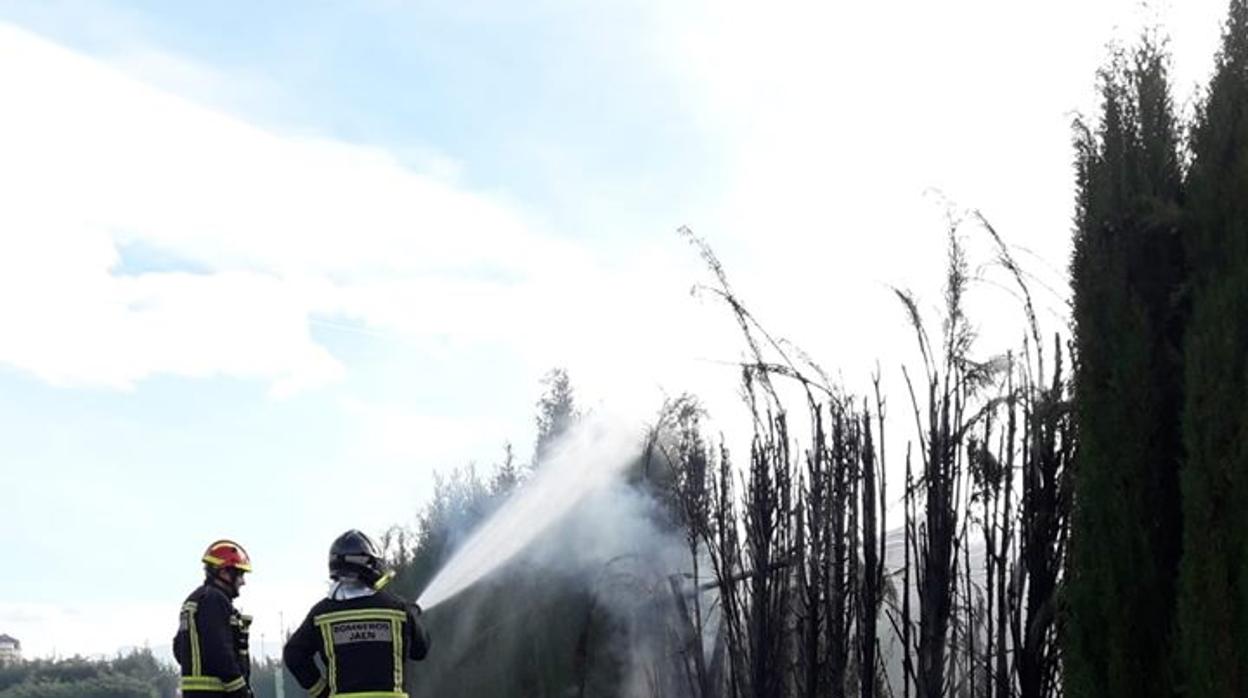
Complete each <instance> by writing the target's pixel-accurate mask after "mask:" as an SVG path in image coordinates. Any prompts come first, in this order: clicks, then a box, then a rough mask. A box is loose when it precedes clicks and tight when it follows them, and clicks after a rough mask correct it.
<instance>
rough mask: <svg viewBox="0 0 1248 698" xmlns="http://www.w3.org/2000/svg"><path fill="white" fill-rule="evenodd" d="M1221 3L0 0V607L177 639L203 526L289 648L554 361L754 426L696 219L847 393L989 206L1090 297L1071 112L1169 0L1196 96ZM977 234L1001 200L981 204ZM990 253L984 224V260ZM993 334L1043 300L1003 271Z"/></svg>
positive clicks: (988, 291)
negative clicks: (1074, 255)
mask: <svg viewBox="0 0 1248 698" xmlns="http://www.w3.org/2000/svg"><path fill="white" fill-rule="evenodd" d="M1224 12H1225V3H1224V2H1222V1H1220V0H1218V1H1215V0H1190V1H1188V2H1183V3H1174V4H1173V5H1166V4H1158V3H1154V4H1151V5H1148V6H1144V5H1141V4H1139V3H1138V2H1133V1H1127V0H1107V1H1105V2H1098V3H1096V4H1095V5H1090V4H1088V3H1083V2H1074V1H1073V0H1071V1H1067V0H1058V1H1055V2H1050V3H1039V4H1034V3H1033V4H1031V5H1027V6H1017V5H1015V4H1011V3H1000V2H988V1H986V0H982V1H981V0H951V1H950V2H945V3H924V2H897V3H887V4H884V3H813V2H812V3H806V2H793V1H790V0H781V1H778V2H774V3H768V4H766V5H765V6H764V5H760V4H758V3H745V2H723V1H720V2H713V3H712V2H681V1H677V0H673V1H672V2H664V3H644V2H625V1H618V2H617V1H615V0H605V1H604V2H598V3H578V2H571V1H564V0H538V1H537V2H532V3H523V4H517V3H509V2H503V1H501V0H500V1H498V2H493V1H487V0H467V1H460V2H448V3H429V2H402V1H400V0H373V1H366V2H357V3H350V4H334V3H293V2H271V3H242V2H225V3H212V4H211V5H192V4H187V3H173V4H171V3H161V2H128V3H120V2H106V1H103V0H100V1H96V2H85V1H83V2H77V1H71V0H49V1H47V2H40V3H29V2H18V1H8V0H0V94H3V95H4V100H3V103H4V107H3V108H2V109H0V520H2V521H3V524H2V525H0V560H4V564H3V573H2V574H0V633H8V634H10V635H13V636H15V637H18V638H19V639H20V640H21V641H22V642H23V648H24V650H25V653H26V655H27V656H49V655H52V654H56V655H60V656H64V655H72V654H75V653H81V654H111V653H113V652H115V651H117V650H119V649H121V648H124V647H132V646H141V645H149V646H151V647H152V648H153V650H154V651H157V652H158V653H161V654H167V646H168V642H169V638H170V637H171V636H172V633H173V630H174V624H175V622H176V620H175V618H174V616H175V613H176V609H177V607H178V605H179V604H180V602H181V600H182V598H183V597H184V596H185V595H186V593H188V592H189V591H190V590H191V589H192V588H193V587H194V586H195V584H196V583H197V582H198V581H199V578H200V575H201V572H200V567H199V562H198V558H199V555H200V554H201V552H202V550H203V548H204V546H205V545H207V543H209V542H210V541H212V540H213V539H216V538H218V537H233V538H236V539H238V540H239V541H241V542H243V544H244V545H245V546H246V547H247V548H248V550H249V551H250V553H251V554H252V557H253V558H254V560H255V567H256V571H255V573H254V574H253V575H251V578H250V580H249V584H248V586H247V587H246V589H244V593H243V596H242V597H241V598H240V600H239V605H240V607H242V608H243V609H244V610H245V611H247V612H249V613H252V614H254V615H256V616H257V621H256V626H255V628H256V630H255V631H253V632H256V633H257V635H262V636H263V638H262V643H253V646H254V647H256V648H257V649H259V650H260V651H261V652H263V653H266V654H276V653H277V652H278V644H277V640H276V638H277V637H279V634H280V628H281V627H282V626H283V625H285V626H289V625H292V624H293V623H295V622H297V621H298V619H299V618H300V617H301V616H302V614H303V613H304V612H305V611H306V609H307V608H308V607H309V606H310V605H311V604H312V603H313V602H315V600H316V599H317V598H318V597H319V596H320V595H321V594H323V592H324V588H325V582H324V575H325V568H324V566H325V553H326V550H327V547H328V545H329V542H330V541H331V540H332V539H333V538H334V537H335V536H336V535H337V534H338V533H340V532H341V531H343V530H345V529H347V528H353V527H358V528H362V529H364V530H367V531H372V532H379V531H381V530H383V529H385V528H386V527H388V526H390V525H392V524H399V525H407V526H413V525H415V522H416V517H417V515H418V513H419V511H420V508H421V507H422V506H423V504H424V502H426V501H427V500H428V499H429V497H430V495H431V493H432V490H433V482H434V473H435V472H447V471H449V470H450V469H452V468H455V467H461V466H465V465H467V464H469V463H476V464H477V465H478V466H479V467H481V468H488V467H490V465H491V464H492V463H495V462H497V461H498V460H499V459H501V456H502V453H503V449H504V445H505V444H508V443H511V444H514V445H515V447H516V450H517V452H518V453H519V454H520V455H521V456H527V454H529V453H531V450H532V439H533V416H534V403H535V401H536V400H537V398H538V396H539V395H540V392H541V383H540V380H541V377H542V376H543V375H544V374H545V372H546V371H548V370H549V369H550V368H552V367H555V366H562V367H566V368H567V369H568V371H569V372H570V374H571V377H572V380H573V383H574V386H575V388H576V390H577V392H578V395H579V397H580V399H581V401H582V403H583V404H584V405H586V406H587V407H590V408H592V409H599V410H603V411H610V412H611V413H613V414H621V415H625V416H626V417H625V418H626V419H631V420H633V421H635V422H637V423H642V422H644V420H646V419H648V418H649V417H651V416H652V415H653V414H654V412H655V411H656V410H657V409H658V406H659V404H660V403H661V401H662V399H663V397H664V396H665V395H676V394H679V393H681V392H685V391H690V392H694V393H696V394H698V395H699V396H701V397H702V398H703V400H704V401H705V403H706V404H707V406H708V407H709V408H710V411H711V417H712V419H713V420H715V423H716V424H718V425H720V428H722V429H723V430H724V432H725V434H726V438H728V439H729V440H731V439H733V438H737V439H744V438H745V437H744V436H741V434H740V427H742V425H743V424H744V415H743V414H742V412H743V409H742V408H741V407H740V405H739V401H738V398H737V378H736V376H737V372H736V370H735V369H734V368H733V366H732V362H734V361H737V360H739V359H740V358H741V356H742V349H743V347H742V344H741V342H740V340H739V338H738V336H737V335H736V334H735V330H734V327H733V323H732V321H731V317H730V316H729V314H728V313H727V312H726V310H725V309H724V308H723V307H722V305H720V304H717V303H716V302H715V299H714V297H713V296H712V295H710V294H707V293H705V292H701V293H699V292H691V289H695V288H696V287H698V286H699V285H701V284H707V283H709V282H710V277H709V275H708V273H707V270H706V269H705V267H704V265H703V264H702V263H701V261H700V260H699V258H698V255H697V253H696V251H695V250H694V249H693V248H692V247H691V246H690V245H689V244H688V242H687V241H686V240H685V239H683V238H682V237H681V236H679V235H677V233H676V229H677V228H678V227H679V226H682V225H688V226H690V227H691V228H692V229H693V230H694V231H695V233H696V234H698V235H699V236H701V237H703V238H705V239H706V240H707V241H708V242H709V243H710V244H711V245H712V247H713V248H714V249H715V251H716V253H717V254H718V256H719V257H720V258H721V260H722V261H723V263H724V266H725V268H726V270H727V272H728V274H729V278H730V280H731V282H732V284H733V287H734V289H735V291H736V292H737V293H738V294H739V295H740V296H741V297H742V298H744V299H745V300H746V302H747V303H748V304H749V306H750V308H751V309H752V311H753V312H754V313H755V314H756V316H758V317H759V318H761V319H762V320H763V321H764V322H765V323H766V325H767V327H768V329H769V330H770V331H771V332H772V333H773V334H776V335H778V336H783V337H786V338H788V339H789V340H791V341H793V342H794V343H795V344H796V345H798V346H800V347H802V349H803V350H804V351H806V352H807V353H808V354H809V355H810V356H811V357H813V358H814V359H815V360H817V361H818V362H819V363H820V364H821V365H823V366H824V367H826V368H828V369H830V370H831V371H832V372H833V373H834V374H835V375H839V376H843V377H844V378H845V380H846V382H847V383H848V384H849V385H850V386H851V387H853V388H855V389H861V388H863V387H865V385H866V378H867V377H868V376H869V374H870V372H871V371H872V370H874V369H875V367H876V366H877V365H879V366H881V367H882V370H883V371H884V380H885V383H886V385H887V384H888V381H889V380H890V379H891V380H894V381H900V377H899V376H898V374H897V371H896V370H895V368H896V367H897V366H899V365H900V364H901V363H902V362H903V361H914V360H916V357H915V356H914V344H913V341H912V339H911V336H910V333H909V330H908V328H907V327H906V323H905V318H904V316H903V314H902V312H901V309H900V307H899V306H898V304H897V303H896V300H895V298H894V297H893V296H892V292H891V290H890V287H891V286H897V287H903V288H910V289H913V290H914V291H915V292H916V293H917V294H918V297H919V298H920V299H921V305H922V306H923V309H924V311H925V312H930V313H931V314H932V315H931V317H932V320H933V321H936V317H937V316H936V311H937V307H938V303H939V299H940V282H941V275H942V272H943V263H944V258H945V252H944V249H945V248H944V246H945V241H946V228H947V220H948V215H949V212H950V211H967V210H971V209H978V210H981V211H982V212H983V213H984V214H985V215H986V216H987V217H988V218H989V219H990V220H991V221H992V222H993V224H994V226H995V227H996V228H997V229H998V230H999V231H1000V232H1001V233H1002V234H1003V236H1004V237H1005V238H1006V240H1007V241H1009V242H1010V244H1012V245H1014V246H1015V249H1016V251H1017V254H1018V256H1019V257H1020V260H1021V261H1022V262H1023V263H1024V265H1025V266H1027V267H1028V269H1029V272H1030V273H1031V274H1032V275H1033V277H1034V280H1035V284H1036V286H1035V289H1036V292H1037V294H1038V296H1039V302H1040V304H1041V306H1042V308H1043V309H1044V312H1043V313H1042V317H1041V321H1042V324H1043V325H1044V326H1045V329H1046V331H1048V332H1055V331H1060V330H1062V329H1064V328H1065V326H1066V318H1065V315H1064V307H1065V302H1066V282H1065V280H1064V279H1065V269H1066V264H1067V259H1068V256H1069V244H1070V229H1071V220H1072V215H1073V199H1072V194H1073V176H1072V167H1071V164H1072V161H1073V151H1072V148H1071V145H1070V144H1071V122H1072V119H1073V118H1075V116H1076V115H1077V114H1081V113H1082V114H1094V113H1095V108H1096V91H1095V84H1096V83H1095V75H1096V71H1097V69H1098V68H1099V67H1100V66H1102V65H1103V64H1104V62H1105V60H1106V57H1107V56H1108V55H1109V49H1108V48H1107V46H1108V44H1109V43H1110V42H1111V41H1115V40H1117V41H1119V42H1128V43H1129V42H1130V41H1131V40H1132V38H1133V37H1135V36H1136V35H1138V33H1139V31H1140V29H1141V27H1144V26H1149V25H1154V24H1160V25H1162V26H1164V27H1165V28H1166V31H1167V33H1168V34H1169V37H1170V48H1171V52H1172V54H1173V66H1172V68H1173V76H1174V79H1175V95H1174V96H1175V101H1176V104H1177V105H1178V107H1179V110H1180V111H1181V112H1182V113H1185V114H1187V113H1190V112H1191V110H1192V109H1193V108H1194V104H1195V99H1196V96H1197V91H1196V90H1197V87H1198V85H1200V84H1202V83H1203V82H1204V81H1205V80H1206V79H1207V77H1208V75H1209V74H1210V71H1211V69H1212V61H1213V55H1214V53H1215V51H1216V47H1217V42H1218V38H1219V33H1220V22H1221V19H1222V16H1223V14H1224ZM965 232H966V234H967V235H968V238H969V239H970V245H971V248H972V251H973V252H974V251H975V250H976V249H977V248H976V245H981V246H982V243H983V236H982V234H981V235H978V236H977V234H976V233H974V231H973V226H967V228H966V229H965ZM983 259H986V257H984V258H983ZM980 291H982V293H979V291H977V294H978V295H977V296H976V299H975V301H974V305H973V306H972V310H973V311H975V312H977V313H978V314H977V315H976V316H975V318H976V320H977V322H978V324H979V329H980V332H981V335H982V341H983V342H984V343H985V344H986V345H992V344H993V343H994V342H995V343H998V344H999V343H1002V342H1006V343H1008V342H1011V341H1013V340H1014V339H1016V338H1017V337H1019V336H1021V333H1022V329H1021V327H1022V326H1021V320H1022V317H1021V309H1020V308H1019V307H1018V304H1017V303H1016V302H1015V301H1014V300H1013V299H1012V298H1010V297H1009V295H1008V294H1006V293H1003V292H1001V291H1000V290H999V289H997V290H995V291H994V287H993V286H992V285H991V284H984V288H983V289H980Z"/></svg>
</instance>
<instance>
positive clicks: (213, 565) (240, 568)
mask: <svg viewBox="0 0 1248 698" xmlns="http://www.w3.org/2000/svg"><path fill="white" fill-rule="evenodd" d="M203 563H204V574H205V575H206V576H207V577H208V579H209V580H210V581H212V582H214V583H215V584H217V586H219V587H221V588H222V589H223V590H224V591H225V592H226V593H228V594H230V595H231V596H232V597H234V596H238V592H239V590H240V589H241V588H242V587H243V584H245V583H246V582H245V581H244V580H243V575H244V574H246V573H247V572H250V571H251V557H250V556H249V555H247V551H246V550H244V549H243V546H241V545H239V544H238V543H235V542H234V541H232V540H224V539H222V540H218V541H214V542H213V543H212V544H211V545H209V546H208V549H207V550H205V551H204V556H203Z"/></svg>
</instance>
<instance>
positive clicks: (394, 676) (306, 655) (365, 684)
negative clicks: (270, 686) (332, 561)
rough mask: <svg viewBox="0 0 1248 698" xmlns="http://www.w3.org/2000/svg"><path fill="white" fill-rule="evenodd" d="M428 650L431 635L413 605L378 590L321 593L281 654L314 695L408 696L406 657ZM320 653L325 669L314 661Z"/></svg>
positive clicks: (416, 656)
mask: <svg viewBox="0 0 1248 698" xmlns="http://www.w3.org/2000/svg"><path fill="white" fill-rule="evenodd" d="M428 652H429V635H428V634H427V633H426V632H425V628H424V626H422V625H421V623H420V620H419V619H418V618H417V614H416V612H414V610H413V608H412V607H410V606H409V605H408V604H407V603H406V602H404V601H403V600H402V599H400V598H399V597H397V596H395V595H393V594H391V593H389V592H386V591H378V592H375V593H372V592H370V593H367V594H365V595H359V596H353V597H350V598H346V597H338V598H334V597H333V596H331V598H326V599H322V600H321V601H320V602H318V603H317V604H316V605H315V606H313V607H312V610H311V611H310V612H308V616H307V618H305V619H304V620H303V623H302V624H300V626H299V628H298V629H297V630H296V631H295V633H294V634H293V635H291V636H290V639H289V640H287V641H286V646H285V648H283V650H282V660H283V661H284V662H285V664H286V668H287V669H289V670H290V673H291V674H293V675H294V677H295V678H296V679H297V680H298V681H299V684H300V685H301V686H303V687H304V689H306V690H307V691H308V693H310V694H311V695H312V696H313V697H314V698H323V697H324V696H341V697H342V698H405V696H406V695H407V689H406V683H405V682H406V677H405V676H404V666H403V665H404V662H405V661H406V659H407V658H411V659H423V658H424V657H425V655H426V654H427V653H428ZM318 655H319V656H320V659H321V663H322V665H323V666H324V667H325V673H324V674H322V673H321V671H320V670H319V669H318V668H317V666H316V663H315V662H314V661H313V657H316V656H318Z"/></svg>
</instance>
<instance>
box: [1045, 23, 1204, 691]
mask: <svg viewBox="0 0 1248 698" xmlns="http://www.w3.org/2000/svg"><path fill="white" fill-rule="evenodd" d="M1166 64H1167V59H1166V56H1165V54H1164V51H1163V50H1162V49H1161V46H1160V44H1159V43H1158V42H1157V41H1154V40H1150V39H1148V38H1146V39H1145V40H1144V41H1143V42H1142V44H1141V47H1140V48H1139V49H1138V50H1137V51H1136V52H1135V53H1134V54H1133V55H1131V56H1130V57H1124V56H1121V55H1120V56H1118V57H1117V58H1116V59H1115V60H1114V62H1113V63H1112V64H1111V66H1110V67H1109V68H1107V69H1106V70H1104V71H1103V72H1102V75H1101V79H1102V91H1103V97H1104V108H1103V112H1102V114H1101V119H1100V128H1099V130H1098V131H1096V132H1093V130H1092V129H1090V128H1087V127H1086V126H1082V125H1080V126H1081V128H1080V129H1079V131H1078V133H1079V135H1078V136H1077V138H1076V147H1077V152H1078V160H1077V171H1078V196H1079V198H1078V209H1077V214H1076V231H1075V240H1074V256H1073V260H1072V265H1071V274H1072V279H1071V283H1072V286H1073V291H1074V316H1075V341H1076V345H1077V356H1078V363H1077V366H1076V372H1075V391H1076V400H1077V416H1076V418H1077V421H1078V427H1079V438H1080V447H1079V453H1078V455H1077V458H1076V462H1075V495H1074V497H1075V510H1074V514H1073V517H1072V524H1073V528H1072V533H1071V559H1070V567H1069V570H1068V576H1067V595H1066V601H1067V609H1068V611H1069V613H1068V615H1067V617H1066V619H1065V625H1064V645H1065V648H1064V658H1065V659H1064V661H1065V689H1066V695H1068V696H1071V697H1073V698H1081V697H1085V696H1086V697H1088V698H1115V697H1118V696H1122V697H1123V698H1128V697H1129V698H1148V697H1152V696H1158V697H1160V696H1166V697H1168V696H1173V695H1175V694H1176V689H1175V685H1176V684H1175V681H1174V679H1173V675H1172V672H1171V663H1170V660H1171V657H1172V653H1173V644H1174V640H1173V636H1174V627H1175V618H1174V606H1175V604H1174V599H1175V586H1176V576H1177V567H1178V560H1179V554H1180V542H1181V525H1180V508H1181V507H1180V500H1179V475H1178V473H1179V463H1180V460H1181V448H1182V438H1181V433H1180V432H1181V430H1180V428H1179V423H1180V414H1181V410H1182V370H1181V352H1182V332H1183V324H1184V323H1183V313H1182V311H1181V308H1180V307H1179V304H1178V303H1177V302H1176V297H1177V291H1178V289H1179V288H1180V286H1181V284H1182V281H1183V278H1184V273H1185V272H1184V264H1183V251H1182V241H1181V237H1180V234H1179V226H1178V222H1179V220H1180V214H1179V207H1180V206H1181V203H1182V196H1183V193H1182V175H1181V167H1180V161H1179V157H1178V149H1177V138H1176V128H1175V123H1174V117H1173V110H1172V104H1171V99H1170V94H1169V87H1168V78H1167V72H1166Z"/></svg>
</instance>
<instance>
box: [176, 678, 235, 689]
mask: <svg viewBox="0 0 1248 698" xmlns="http://www.w3.org/2000/svg"><path fill="white" fill-rule="evenodd" d="M238 680H239V681H242V679H241V678H240V679H238ZM178 683H179V685H180V686H181V687H182V690H183V691H225V690H227V689H226V688H225V682H224V681H222V680H221V679H218V678H217V677H215V676H183V677H182V678H181V680H180V681H179V682H178ZM230 690H232V689H230Z"/></svg>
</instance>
